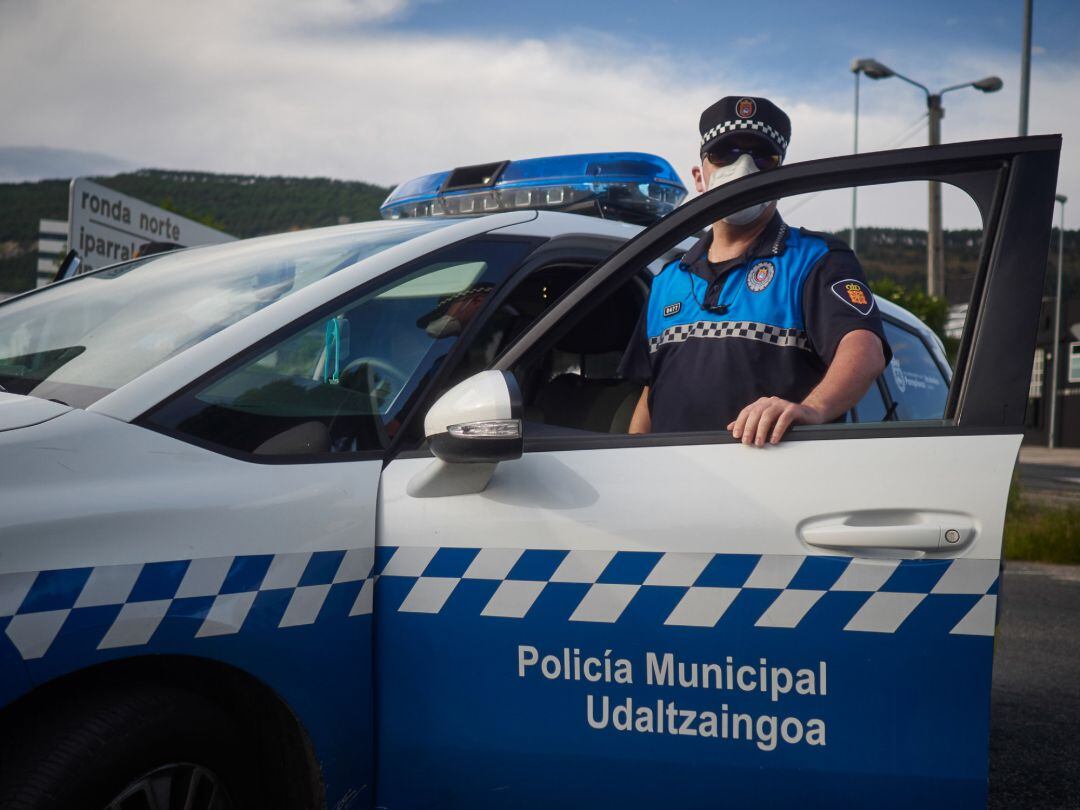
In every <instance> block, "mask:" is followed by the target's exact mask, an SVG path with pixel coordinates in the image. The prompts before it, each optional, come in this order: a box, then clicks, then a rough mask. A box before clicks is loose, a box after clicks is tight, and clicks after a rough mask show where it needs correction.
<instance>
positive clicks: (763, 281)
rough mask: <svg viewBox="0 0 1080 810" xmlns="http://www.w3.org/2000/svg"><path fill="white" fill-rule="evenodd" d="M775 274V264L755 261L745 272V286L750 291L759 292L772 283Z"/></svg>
mask: <svg viewBox="0 0 1080 810" xmlns="http://www.w3.org/2000/svg"><path fill="white" fill-rule="evenodd" d="M775 275H776V265H775V264H773V263H772V262H757V263H756V264H754V265H753V266H752V267H751V268H750V269H749V270H748V271H747V273H746V286H747V287H749V288H750V292H761V291H762V290H764V289H765V288H766V287H768V286H769V284H771V283H772V280H773V276H775Z"/></svg>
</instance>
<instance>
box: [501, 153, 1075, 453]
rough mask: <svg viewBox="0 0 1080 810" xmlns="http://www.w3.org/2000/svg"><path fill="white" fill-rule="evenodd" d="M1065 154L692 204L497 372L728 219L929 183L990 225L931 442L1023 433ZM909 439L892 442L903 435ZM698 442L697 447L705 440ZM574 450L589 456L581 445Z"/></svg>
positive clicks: (622, 253) (888, 167) (790, 172)
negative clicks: (758, 209) (809, 197)
mask: <svg viewBox="0 0 1080 810" xmlns="http://www.w3.org/2000/svg"><path fill="white" fill-rule="evenodd" d="M1060 151H1061V136H1060V135H1040V136H1033V137H1024V138H1002V139H995V140H985V141H971V142H967V143H957V144H946V145H942V146H926V147H916V148H913V149H897V150H891V151H887V152H869V153H864V154H859V155H850V156H845V157H837V158H825V159H822V160H812V161H807V162H804V163H795V164H791V165H788V166H782V167H780V168H778V169H775V170H772V171H769V172H759V173H756V174H753V175H750V176H748V177H744V178H741V179H739V180H736V181H734V182H732V183H729V184H727V185H724V186H722V187H720V188H718V189H714V190H713V191H709V192H706V193H705V194H703V195H701V196H700V197H697V198H696V199H694V200H691V201H690V202H688V203H686V204H685V205H683V206H681V207H679V208H677V209H676V210H675V211H673V212H672V213H670V214H668V215H667V216H666V217H664V218H663V219H661V220H660V221H659V222H658V223H657V224H655V225H653V226H651V227H650V228H647V229H646V230H644V231H642V232H641V233H640V234H638V235H637V236H635V237H634V238H632V239H630V240H628V241H627V242H626V243H625V244H624V245H623V246H622V247H620V248H619V249H618V250H616V251H615V253H614V254H612V255H611V256H610V257H609V258H608V260H607V261H605V262H604V263H603V264H602V265H600V266H599V267H598V268H597V269H596V270H595V271H594V272H593V273H591V274H590V275H588V276H586V277H585V278H583V279H582V281H581V282H580V283H579V284H578V285H577V286H576V287H574V289H572V290H571V291H570V292H569V293H567V294H566V295H565V296H564V297H563V299H562V300H560V301H558V302H556V303H555V304H554V305H553V306H552V307H551V308H550V309H549V310H548V311H547V312H546V313H544V315H543V316H541V317H540V318H539V319H538V320H537V321H536V323H534V324H533V326H532V327H530V328H529V329H528V330H526V332H525V333H524V334H523V335H522V336H521V337H520V338H519V339H518V340H517V341H515V343H514V344H513V345H512V346H510V347H509V348H508V349H507V350H506V351H505V352H504V353H503V354H502V356H500V357H499V358H498V359H497V360H496V362H495V364H494V368H496V369H498V370H503V371H509V370H511V369H512V368H513V367H514V366H515V365H517V364H519V363H521V362H522V361H523V360H527V359H532V358H534V357H535V356H536V355H537V354H540V353H542V352H544V351H546V350H547V349H548V348H550V347H551V346H553V345H554V344H555V342H556V341H557V340H558V339H559V338H560V337H561V336H562V335H563V334H565V333H566V332H567V331H569V330H570V329H572V328H573V327H574V325H576V324H577V323H578V322H579V321H580V320H581V319H582V318H584V317H585V316H586V315H587V314H588V313H589V311H591V309H592V308H594V307H595V306H597V305H599V303H600V302H602V301H603V300H605V299H606V298H607V296H608V295H609V294H610V293H611V292H612V291H613V290H614V289H615V288H616V287H617V286H618V285H619V284H621V283H623V282H625V281H626V280H627V279H628V278H629V277H630V276H631V275H632V274H633V273H634V272H635V271H636V270H638V269H639V268H641V267H643V266H645V265H647V264H649V263H650V262H652V261H655V260H656V259H658V258H660V257H661V256H662V255H664V254H665V253H666V252H667V251H668V250H670V249H671V248H673V247H674V246H675V245H676V244H678V243H679V242H681V241H682V240H684V239H686V238H687V237H689V236H691V235H693V234H694V233H696V232H699V231H701V230H702V229H704V228H705V227H707V226H708V225H709V224H711V223H712V222H715V221H716V220H717V219H720V218H722V217H723V216H725V215H726V214H729V213H731V212H733V211H738V210H741V209H743V208H746V207H749V206H751V205H755V204H757V203H762V202H768V201H771V200H775V199H778V198H781V197H788V196H792V195H796V194H804V193H808V192H815V191H823V190H829V189H838V188H849V187H851V186H864V185H881V184H886V183H896V182H909V181H920V180H929V181H937V182H943V183H948V184H950V185H953V186H957V187H959V188H960V189H962V190H964V191H966V192H967V193H968V194H969V195H970V196H971V198H972V199H973V200H974V201H975V203H976V205H977V206H978V209H979V212H980V214H981V215H982V218H983V244H982V247H981V249H980V256H979V265H978V270H977V273H976V277H975V283H974V285H973V287H972V293H971V301H970V303H969V308H968V319H967V322H966V323H965V325H964V333H963V336H962V338H961V343H960V351H959V354H958V359H957V369H956V371H955V372H954V374H953V380H952V384H951V386H950V391H949V399H948V402H947V404H946V410H945V420H944V422H943V423H934V426H933V430H934V431H935V435H937V434H939V433H940V431H941V430H942V429H946V430H960V431H970V430H972V429H982V430H989V431H992V432H1010V433H1011V432H1018V431H1019V430H1021V429H1022V427H1023V420H1024V409H1025V407H1026V405H1027V390H1028V381H1029V378H1030V375H1031V350H1032V349H1033V348H1034V346H1035V337H1036V331H1037V326H1038V313H1039V307H1040V306H1041V299H1042V286H1043V277H1044V274H1045V262H1043V261H1042V260H1041V258H1040V260H1039V261H1040V264H1041V265H1042V267H1041V268H1040V269H1039V270H1038V271H1037V272H1032V271H1031V269H1030V262H1031V257H1032V256H1036V257H1042V256H1045V255H1046V251H1047V249H1048V246H1049V241H1050V230H1051V225H1052V213H1053V205H1054V192H1055V183H1056V178H1057V169H1058V160H1059V156H1060ZM1005 324H1008V325H1009V328H1005V327H1004V325H1005ZM995 325H996V326H997V328H995ZM899 424H901V425H902V424H903V423H899ZM910 424H913V423H909V425H910ZM926 427H927V425H926V423H922V427H916V428H914V429H916V430H925V429H926ZM909 429H910V428H907V429H905V428H900V431H897V429H895V428H894V429H891V430H887V432H888V435H906V434H907V432H908V430H909ZM847 430H850V431H852V437H855V436H869V435H871V432H868V431H867V430H866V429H865V428H858V427H852V426H847ZM882 430H883V429H882V428H880V427H879V426H875V427H874V428H873V429H872V434H873V435H878V436H880V435H881V433H882ZM835 431H836V428H835V427H831V426H814V427H803V428H801V429H796V431H795V433H793V435H792V436H791V437H790V438H804V439H810V438H815V437H816V438H824V437H825V436H833V435H835ZM695 435H696V436H697V437H698V440H700V437H701V434H695ZM575 438H576V439H577V441H575V442H574V443H575V444H576V445H577V446H581V439H582V437H575ZM603 438H604V439H607V440H609V441H610V440H611V437H603ZM667 438H668V440H669V441H670V439H671V438H673V436H672V435H671V434H667ZM631 441H639V442H640V441H642V438H641V437H635V438H634V439H632V440H631ZM620 443H621V442H620ZM590 446H594V445H590Z"/></svg>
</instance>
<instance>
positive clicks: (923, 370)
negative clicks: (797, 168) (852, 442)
mask: <svg viewBox="0 0 1080 810" xmlns="http://www.w3.org/2000/svg"><path fill="white" fill-rule="evenodd" d="M885 335H886V337H887V338H888V340H889V345H890V346H891V347H892V351H893V359H892V362H890V363H889V367H888V368H886V369H885V373H884V375H882V376H883V379H884V381H885V385H886V386H888V389H889V393H890V394H891V395H892V398H893V400H894V401H895V402H896V418H897V419H898V420H900V421H911V420H918V419H941V418H943V417H944V415H945V401H946V399H947V398H948V394H949V384H948V382H946V380H945V375H943V374H942V373H941V368H940V367H939V366H938V364H937V363H936V362H935V361H934V358H933V356H932V355H931V354H930V350H929V349H928V348H927V347H926V344H925V343H923V341H922V339H921V338H919V336H918V335H916V334H915V333H913V332H910V331H908V330H907V329H904V328H903V327H901V326H897V325H896V324H894V323H892V322H891V321H885ZM860 421H864V420H861V419H860ZM865 421H869V420H865Z"/></svg>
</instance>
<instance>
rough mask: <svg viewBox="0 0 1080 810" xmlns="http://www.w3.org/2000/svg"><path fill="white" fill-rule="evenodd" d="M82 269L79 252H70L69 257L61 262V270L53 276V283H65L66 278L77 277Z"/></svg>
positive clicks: (65, 257) (66, 256)
mask: <svg viewBox="0 0 1080 810" xmlns="http://www.w3.org/2000/svg"><path fill="white" fill-rule="evenodd" d="M80 267H82V259H80V258H79V252H78V251H77V250H69V251H68V252H67V255H65V256H64V260H63V261H62V262H60V269H59V270H57V271H56V275H55V276H53V281H63V280H64V279H65V278H71V277H72V276H77V275H78V274H79V268H80Z"/></svg>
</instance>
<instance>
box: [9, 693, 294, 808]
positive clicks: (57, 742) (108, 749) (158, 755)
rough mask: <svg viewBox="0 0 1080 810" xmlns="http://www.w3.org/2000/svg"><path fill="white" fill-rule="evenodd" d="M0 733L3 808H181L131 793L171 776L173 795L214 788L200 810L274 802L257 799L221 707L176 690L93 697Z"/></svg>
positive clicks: (244, 750) (259, 789) (235, 730)
mask: <svg viewBox="0 0 1080 810" xmlns="http://www.w3.org/2000/svg"><path fill="white" fill-rule="evenodd" d="M4 736H5V737H6V739H5V740H4V741H3V745H4V750H3V755H2V760H0V808H4V810H81V808H86V810H106V808H110V807H111V808H115V809H116V810H128V808H129V807H130V808H143V807H146V808H155V810H157V808H160V810H166V808H167V810H173V806H174V805H176V806H177V807H183V806H184V800H183V799H177V798H173V799H172V801H171V802H167V803H165V804H164V806H163V807H162V805H161V804H158V805H156V807H155V805H154V804H152V803H149V802H143V801H142V800H141V799H140V798H138V797H132V796H130V794H131V793H132V792H133V788H137V787H138V786H139V785H140V784H150V782H151V781H152V782H153V784H154V785H155V786H156V787H160V786H161V784H162V778H163V777H176V778H175V779H173V780H172V781H173V782H174V788H173V790H174V794H173V795H174V796H176V795H181V796H182V795H183V794H184V793H185V791H187V790H188V787H189V786H188V782H191V784H192V786H194V785H195V784H196V783H198V792H199V793H200V794H201V796H202V797H206V796H208V795H209V794H210V793H212V792H215V791H216V793H217V796H218V800H217V801H213V802H209V801H203V802H202V803H201V804H196V805H195V806H196V807H199V808H200V810H203V808H206V810H248V808H265V807H268V806H273V805H274V802H273V800H267V799H269V797H267V796H265V795H263V794H264V792H265V790H264V785H265V783H264V782H262V781H261V780H260V779H259V778H258V775H257V763H256V762H255V761H254V758H253V757H252V756H251V754H250V752H251V750H252V745H251V743H250V741H248V740H246V739H245V735H244V733H243V730H242V729H241V728H240V726H239V725H238V724H237V723H236V722H235V721H234V720H233V719H232V718H230V717H229V716H228V714H227V713H226V712H225V711H223V710H222V708H221V707H219V706H217V705H215V704H214V703H211V702H210V701H208V700H207V699H206V698H203V697H201V696H199V695H196V694H193V693H191V692H187V691H184V690H182V689H177V688H173V687H155V686H149V685H142V686H134V687H130V688H128V689H125V690H123V691H120V690H112V691H105V692H103V693H95V694H93V695H91V696H89V697H88V698H86V699H84V700H80V701H74V700H72V701H68V702H65V703H64V704H63V705H62V706H55V707H53V709H52V710H51V711H50V712H48V713H47V714H46V716H44V717H42V716H40V715H39V716H37V717H29V718H24V720H23V722H22V723H20V724H19V725H18V726H17V727H16V728H14V729H9V730H8V733H5V735H4ZM162 769H166V770H162ZM149 775H153V776H152V777H151V776H149ZM192 780H194V781H192ZM166 781H168V779H166ZM135 792H138V791H137V790H136V791H135ZM125 795H127V796H128V798H126V799H125V800H124V801H123V802H121V801H119V800H120V799H121V797H124V796H125Z"/></svg>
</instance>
